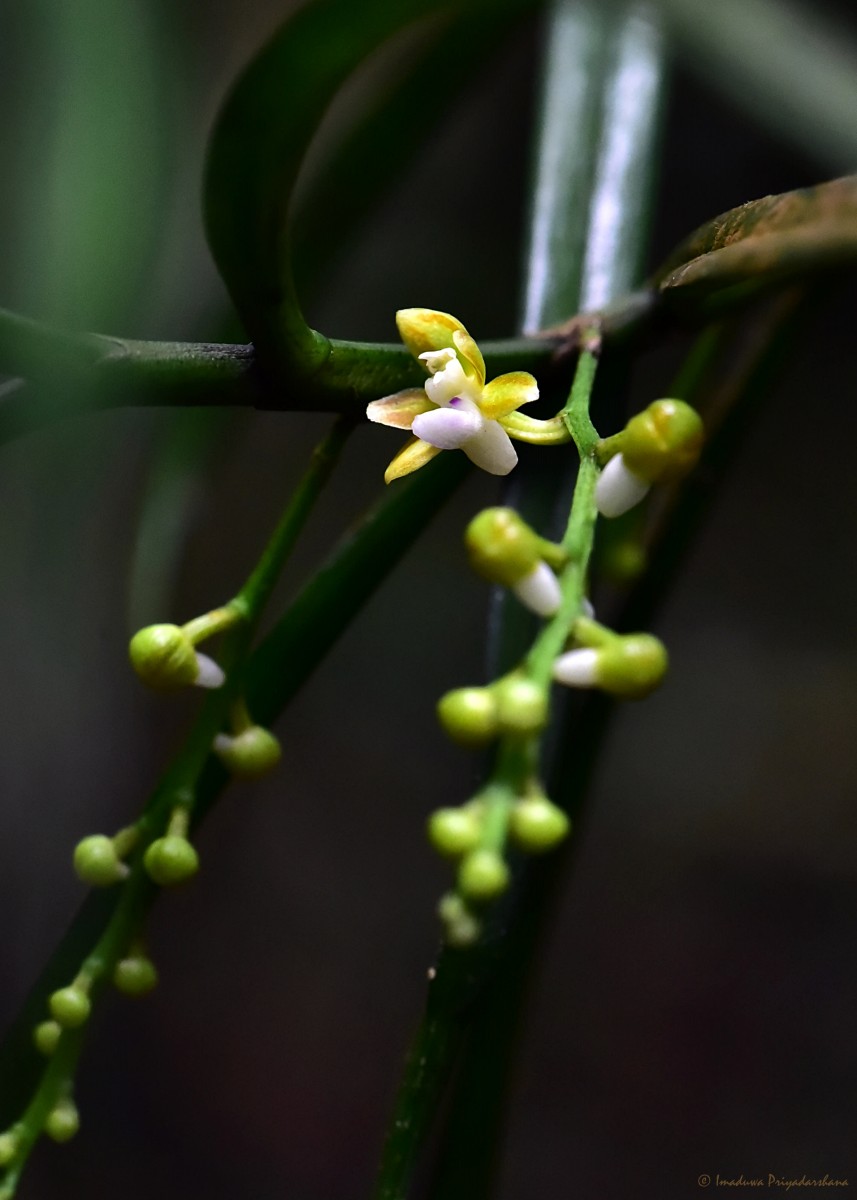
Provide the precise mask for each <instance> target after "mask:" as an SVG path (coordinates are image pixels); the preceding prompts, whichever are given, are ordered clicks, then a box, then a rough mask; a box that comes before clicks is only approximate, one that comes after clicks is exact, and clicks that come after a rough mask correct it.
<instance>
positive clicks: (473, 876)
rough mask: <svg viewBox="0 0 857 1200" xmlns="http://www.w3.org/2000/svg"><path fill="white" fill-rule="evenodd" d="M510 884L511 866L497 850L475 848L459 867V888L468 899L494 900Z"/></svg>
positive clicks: (477, 900) (477, 901)
mask: <svg viewBox="0 0 857 1200" xmlns="http://www.w3.org/2000/svg"><path fill="white" fill-rule="evenodd" d="M508 886H509V868H508V867H507V866H506V864H505V863H504V862H503V859H502V858H501V857H500V855H499V854H498V853H497V852H496V850H474V851H473V852H472V853H471V854H468V855H467V856H466V857H465V858H464V859H463V860H462V863H461V866H460V867H459V868H458V889H459V891H460V892H461V894H462V896H464V898H465V899H466V900H473V901H475V902H476V903H480V902H483V901H487V900H493V899H494V898H495V897H496V896H499V895H500V894H501V893H502V892H505V890H506V888H507V887H508Z"/></svg>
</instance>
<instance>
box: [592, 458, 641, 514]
mask: <svg viewBox="0 0 857 1200" xmlns="http://www.w3.org/2000/svg"><path fill="white" fill-rule="evenodd" d="M648 490H649V485H648V484H647V483H646V482H645V480H643V479H640V477H639V476H638V475H635V474H634V473H633V471H629V470H628V468H627V467H626V466H625V460H624V458H623V457H622V455H621V454H616V455H614V457H613V458H611V459H610V461H609V462H608V464H607V466H606V467H605V468H604V470H603V471H602V472H601V475H600V476H599V478H598V483H597V484H596V485H595V504H596V506H597V508H598V511H599V512H600V513H601V515H602V516H603V517H619V516H621V515H622V513H623V512H627V511H628V509H629V508H633V507H634V505H635V504H639V503H640V501H641V500H642V499H643V497H644V496H645V494H646V492H647V491H648Z"/></svg>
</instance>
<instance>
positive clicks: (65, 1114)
mask: <svg viewBox="0 0 857 1200" xmlns="http://www.w3.org/2000/svg"><path fill="white" fill-rule="evenodd" d="M78 1129H80V1116H79V1115H78V1111H77V1107H76V1105H75V1104H74V1101H73V1100H60V1102H59V1104H57V1105H56V1107H55V1108H52V1109H51V1111H50V1112H49V1113H48V1115H47V1117H46V1118H45V1133H46V1134H47V1135H48V1137H49V1138H51V1139H52V1141H54V1142H68V1141H70V1140H71V1139H72V1138H73V1137H74V1135H75V1134H76V1133H77V1131H78Z"/></svg>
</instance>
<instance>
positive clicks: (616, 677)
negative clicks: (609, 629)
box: [596, 633, 669, 700]
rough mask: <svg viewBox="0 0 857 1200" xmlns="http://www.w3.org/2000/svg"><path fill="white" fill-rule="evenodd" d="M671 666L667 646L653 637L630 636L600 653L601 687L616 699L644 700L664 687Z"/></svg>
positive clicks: (597, 671)
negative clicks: (619, 697) (662, 683)
mask: <svg viewBox="0 0 857 1200" xmlns="http://www.w3.org/2000/svg"><path fill="white" fill-rule="evenodd" d="M668 665H669V656H668V655H667V651H666V647H665V646H664V644H663V642H661V641H660V640H659V639H658V638H656V637H653V636H652V635H651V634H650V633H629V634H626V635H625V636H624V637H620V638H617V640H616V642H615V643H614V644H613V645H611V646H609V647H605V648H604V649H601V650H599V651H598V664H597V667H596V674H597V684H598V686H599V687H601V688H603V689H604V691H605V692H610V693H611V695H613V696H621V697H622V698H623V699H625V700H641V699H642V698H643V697H644V696H648V695H649V693H650V692H653V691H654V690H655V688H656V687H657V686H658V685H659V684H660V683H661V681H662V680H663V677H664V675H665V674H666V671H667V666H668Z"/></svg>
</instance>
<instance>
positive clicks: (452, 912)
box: [437, 892, 482, 950]
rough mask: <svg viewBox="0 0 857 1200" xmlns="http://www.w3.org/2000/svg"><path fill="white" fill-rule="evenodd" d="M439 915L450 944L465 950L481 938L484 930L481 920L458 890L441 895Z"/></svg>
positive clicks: (438, 907)
mask: <svg viewBox="0 0 857 1200" xmlns="http://www.w3.org/2000/svg"><path fill="white" fill-rule="evenodd" d="M437 915H438V916H439V917H440V920H441V924H442V925H443V932H444V937H445V938H446V941H447V942H448V944H449V945H450V946H455V947H456V949H461V950H464V949H466V947H468V946H472V945H473V944H474V943H475V942H477V941H478V940H479V935H480V933H481V932H482V925H481V922H480V921H479V918H478V917H477V916H476V915H475V914H474V913H472V912H471V911H470V909H469V908H468V907H467V905H466V904H465V902H464V901H463V900H462V898H461V896H459V895H458V893H457V892H447V894H446V895H445V896H442V897H441V900H440V903H439V904H438V906H437Z"/></svg>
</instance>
